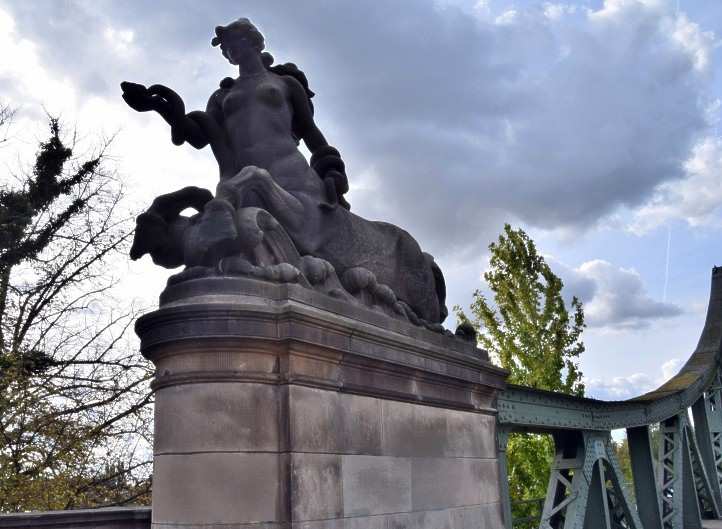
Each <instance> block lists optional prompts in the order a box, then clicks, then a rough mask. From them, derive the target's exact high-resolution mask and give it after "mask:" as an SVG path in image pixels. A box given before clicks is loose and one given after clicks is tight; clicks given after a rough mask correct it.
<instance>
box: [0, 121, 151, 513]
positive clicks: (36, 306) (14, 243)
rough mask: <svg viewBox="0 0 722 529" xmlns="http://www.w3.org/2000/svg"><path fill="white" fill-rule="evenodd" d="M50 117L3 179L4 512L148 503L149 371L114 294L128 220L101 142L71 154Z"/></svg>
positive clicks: (130, 317) (0, 380)
mask: <svg viewBox="0 0 722 529" xmlns="http://www.w3.org/2000/svg"><path fill="white" fill-rule="evenodd" d="M11 118H12V112H11V111H10V110H9V109H8V108H7V107H4V108H3V109H2V110H0V128H2V126H3V124H5V125H7V122H8V120H10V119H11ZM49 122H50V135H49V138H48V140H47V141H45V142H43V143H41V145H40V148H39V151H38V154H37V156H36V159H35V160H34V166H33V169H32V171H31V172H29V173H28V174H27V175H26V176H25V177H24V178H22V181H21V185H19V186H17V185H16V186H13V187H12V188H11V187H10V186H9V185H7V184H6V185H5V186H4V187H0V511H6V512H13V511H21V510H36V509H66V508H77V507H84V506H96V505H101V504H102V505H109V504H110V505H119V504H127V503H130V502H136V503H142V502H147V501H149V491H150V468H151V467H150V465H151V455H150V453H149V448H148V447H149V446H150V442H149V436H150V431H151V428H150V425H151V416H150V415H151V411H150V404H151V399H152V397H151V393H150V390H149V380H150V376H151V370H150V367H149V364H148V363H147V362H146V361H145V360H144V359H143V358H142V357H140V355H139V354H138V353H137V350H135V348H134V347H133V346H132V342H130V341H129V336H128V335H129V332H128V331H129V328H130V326H131V324H132V322H133V321H134V319H135V316H136V310H135V309H134V307H132V306H127V305H124V303H123V302H122V301H121V300H119V299H118V298H117V297H116V296H115V295H114V289H115V287H116V285H117V279H118V278H117V277H116V276H115V275H114V274H113V263H114V261H117V259H119V258H120V256H122V255H124V254H125V252H126V251H127V244H128V241H129V237H130V236H131V234H132V227H133V225H132V221H131V220H130V218H129V216H128V214H127V213H126V212H124V211H123V209H122V202H121V199H122V186H121V185H120V183H119V181H118V179H117V178H116V176H115V175H114V174H113V172H112V171H110V170H109V169H108V167H107V160H106V158H107V155H106V153H107V147H108V142H103V144H102V146H101V148H99V149H97V152H94V153H92V154H90V155H88V156H85V157H77V156H75V155H74V154H73V149H72V148H70V147H67V146H66V145H65V143H64V138H63V131H62V129H61V126H60V124H59V122H58V120H57V119H54V118H50V119H49ZM73 141H74V140H73ZM71 146H72V144H71Z"/></svg>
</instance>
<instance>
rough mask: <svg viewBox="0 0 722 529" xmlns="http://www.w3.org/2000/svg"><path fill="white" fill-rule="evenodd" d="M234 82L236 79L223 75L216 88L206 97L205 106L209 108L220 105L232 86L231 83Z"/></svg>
mask: <svg viewBox="0 0 722 529" xmlns="http://www.w3.org/2000/svg"><path fill="white" fill-rule="evenodd" d="M235 82H236V80H235V79H233V78H232V77H224V78H223V79H221V82H220V83H218V88H216V90H215V91H214V92H213V93H212V94H211V96H210V97H209V98H208V105H207V108H208V109H211V108H213V107H220V106H221V105H222V103H223V100H224V99H225V98H226V96H227V95H228V92H229V91H230V89H231V88H233V84H234V83H235Z"/></svg>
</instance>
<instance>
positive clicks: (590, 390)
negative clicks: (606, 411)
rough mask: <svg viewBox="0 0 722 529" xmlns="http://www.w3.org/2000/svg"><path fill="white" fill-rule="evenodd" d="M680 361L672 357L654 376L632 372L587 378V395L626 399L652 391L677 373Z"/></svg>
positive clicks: (585, 382) (680, 364) (598, 397)
mask: <svg viewBox="0 0 722 529" xmlns="http://www.w3.org/2000/svg"><path fill="white" fill-rule="evenodd" d="M681 366H682V361H681V360H680V359H678V358H673V359H671V360H668V361H666V362H665V363H664V364H662V367H661V369H660V373H658V374H657V375H656V376H653V375H650V374H647V373H633V374H631V375H627V376H622V377H613V378H611V379H607V380H605V379H601V378H588V379H585V380H584V384H585V385H586V394H587V396H588V397H591V398H595V399H601V400H626V399H631V398H633V397H637V396H639V395H643V394H644V393H647V392H649V391H652V390H654V389H656V388H658V387H659V386H661V385H662V384H663V383H664V382H666V381H667V380H669V379H670V378H672V377H673V376H674V375H676V374H677V372H678V371H679V368H680V367H681Z"/></svg>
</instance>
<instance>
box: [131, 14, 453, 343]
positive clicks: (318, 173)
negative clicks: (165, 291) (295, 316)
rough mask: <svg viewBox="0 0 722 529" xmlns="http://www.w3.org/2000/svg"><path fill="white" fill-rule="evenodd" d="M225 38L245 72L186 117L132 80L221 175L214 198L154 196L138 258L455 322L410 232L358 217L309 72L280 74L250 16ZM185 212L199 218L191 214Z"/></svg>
mask: <svg viewBox="0 0 722 529" xmlns="http://www.w3.org/2000/svg"><path fill="white" fill-rule="evenodd" d="M215 33H216V36H215V37H214V38H213V40H212V44H213V45H214V46H218V45H220V49H221V52H222V53H223V55H224V57H226V59H228V61H229V62H230V63H231V64H234V65H237V66H238V68H239V76H238V77H237V78H236V79H232V78H226V79H224V80H223V81H222V82H221V84H220V88H219V89H218V90H216V91H215V92H214V93H213V94H212V95H211V97H210V99H209V101H208V105H207V107H206V110H205V112H201V111H193V112H188V113H186V109H185V105H184V103H183V100H182V99H181V98H180V97H179V96H178V94H176V93H175V92H174V91H173V90H171V89H169V88H167V87H165V86H162V85H153V86H150V87H147V88H146V87H145V86H143V85H139V84H135V83H128V82H124V83H122V84H121V87H122V90H123V99H125V101H126V102H127V103H128V105H130V106H131V107H132V108H133V109H135V110H137V111H139V112H146V111H149V110H152V111H155V112H157V113H158V114H160V115H161V116H162V117H163V119H165V121H166V122H168V124H169V125H170V127H171V137H172V141H173V143H175V144H176V145H181V144H183V143H184V142H188V143H189V144H190V145H192V146H193V147H195V148H197V149H201V148H203V147H205V146H206V145H210V147H211V149H212V151H213V154H214V156H215V158H216V160H217V162H218V166H219V170H220V182H219V184H218V186H217V188H216V194H215V197H214V196H213V195H212V194H211V192H210V191H208V190H205V189H200V188H196V187H187V188H184V189H181V190H179V191H176V192H174V193H170V194H167V195H162V196H160V197H158V198H157V199H155V201H154V202H153V205H152V206H151V207H150V208H149V209H148V211H146V212H145V213H143V214H142V215H140V216H139V217H138V219H137V229H136V233H135V240H134V242H133V247H132V249H131V257H132V258H133V259H138V258H140V257H141V256H143V255H144V254H146V253H149V254H150V255H151V257H152V258H153V261H154V262H155V263H156V264H159V265H161V266H164V267H168V268H173V267H177V266H181V265H185V266H186V269H185V270H184V271H183V272H181V273H180V274H177V275H176V276H174V277H172V278H171V281H172V282H177V281H183V280H188V279H192V278H196V277H203V276H209V275H234V274H241V275H250V276H253V277H258V278H262V279H266V280H271V281H292V282H299V283H301V284H303V285H305V286H308V287H309V288H315V289H318V290H321V291H323V292H325V293H327V294H329V295H332V296H336V297H339V298H343V299H346V300H348V301H350V302H354V303H357V302H361V303H363V304H365V305H367V306H370V307H372V308H375V309H377V310H382V311H383V312H385V313H387V314H389V315H393V316H397V317H402V318H405V319H408V320H410V321H412V322H414V323H416V324H423V325H426V326H427V327H430V328H434V329H437V330H438V329H440V323H441V322H442V321H443V320H444V318H445V317H446V315H447V309H446V306H445V296H446V293H445V284H444V277H443V275H442V273H441V270H440V269H439V267H438V266H437V265H436V263H435V262H434V259H433V257H432V256H431V255H429V254H427V253H424V252H422V251H421V248H420V247H419V245H418V243H417V242H416V241H415V240H414V239H413V237H411V236H410V235H409V234H408V233H407V232H406V231H404V230H402V229H400V228H398V227H396V226H394V225H392V224H388V223H385V222H374V221H369V220H366V219H364V218H362V217H359V216H358V215H355V214H353V213H351V211H350V206H349V204H348V202H347V201H346V200H345V198H344V194H345V193H346V192H347V191H348V182H347V179H346V174H345V167H344V163H343V161H342V159H341V156H340V155H339V152H338V151H337V150H336V149H335V148H333V147H331V146H330V145H329V144H328V143H327V142H326V139H325V138H324V136H323V134H322V133H321V132H320V131H319V129H318V128H317V127H316V124H315V123H314V119H313V105H312V104H311V97H312V96H313V95H314V94H313V92H311V91H310V89H309V88H308V82H307V80H306V76H305V75H304V74H303V72H301V71H300V70H299V69H298V68H297V67H296V66H295V65H293V64H283V65H275V66H274V65H273V58H272V57H271V55H270V54H268V53H266V52H264V51H263V50H264V39H263V36H262V35H261V33H260V32H259V31H258V30H257V29H256V27H255V26H254V25H253V24H252V23H251V22H250V21H249V20H248V19H239V20H237V21H235V22H233V23H231V24H229V25H227V26H218V27H217V28H216V30H215ZM300 140H303V141H304V142H305V144H306V146H307V147H308V149H309V150H310V151H311V153H312V156H311V160H310V165H309V162H307V161H306V159H305V158H304V156H303V155H302V154H301V152H300V151H299V150H298V143H299V141H300ZM186 208H193V209H195V210H196V211H197V212H198V213H197V214H195V215H193V216H190V217H186V216H183V215H181V214H180V213H181V212H182V211H183V210H184V209H186Z"/></svg>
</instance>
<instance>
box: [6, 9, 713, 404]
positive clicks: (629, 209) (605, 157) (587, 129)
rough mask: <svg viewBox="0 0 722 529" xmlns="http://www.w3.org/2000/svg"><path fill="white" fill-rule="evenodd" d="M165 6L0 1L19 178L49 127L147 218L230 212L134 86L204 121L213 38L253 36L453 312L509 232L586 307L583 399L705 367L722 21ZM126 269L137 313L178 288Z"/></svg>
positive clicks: (203, 165) (199, 156)
mask: <svg viewBox="0 0 722 529" xmlns="http://www.w3.org/2000/svg"><path fill="white" fill-rule="evenodd" d="M150 5H151V4H149V3H147V2H143V1H124V2H110V1H104V0H92V1H84V0H83V1H81V0H52V1H51V0H45V1H43V0H36V1H33V2H27V1H22V0H17V1H16V0H0V50H2V57H1V58H0V100H1V101H3V102H5V103H9V104H10V105H12V106H14V107H17V108H18V114H17V116H16V120H15V127H14V128H15V131H17V132H16V133H15V135H14V137H13V140H14V149H13V150H12V151H10V150H9V149H7V148H6V149H4V150H3V151H2V152H1V153H0V161H1V162H2V163H3V164H5V167H6V168H14V167H16V166H17V165H18V164H21V163H22V160H28V159H32V154H33V152H34V151H35V149H36V148H37V142H38V141H39V139H41V138H42V137H43V136H44V134H45V128H44V127H45V122H46V117H45V116H46V112H49V113H52V114H57V115H60V116H61V117H62V118H63V120H64V121H65V122H66V123H67V124H69V125H70V126H72V127H76V128H77V130H78V131H80V133H81V139H85V140H87V142H88V143H89V144H92V141H93V140H94V139H95V138H98V137H99V136H103V135H104V136H106V137H110V136H113V137H114V141H113V144H112V149H111V155H112V156H111V162H112V163H113V166H114V167H115V168H116V169H117V171H118V174H119V175H120V177H121V178H122V180H123V182H124V183H125V187H126V194H127V197H128V202H129V204H130V205H131V207H132V208H135V209H136V210H140V209H142V208H143V207H145V206H147V205H148V204H149V203H150V202H151V201H152V199H153V198H154V197H155V196H157V195H159V194H162V193H166V192H171V191H174V190H176V189H179V188H181V187H184V186H188V185H196V186H201V187H206V188H210V189H214V188H215V184H216V180H217V168H216V165H215V161H214V160H213V157H212V154H211V153H210V151H209V150H208V149H206V150H202V151H196V150H194V149H193V148H192V147H190V146H188V145H184V146H182V147H175V146H173V145H172V143H171V142H170V134H169V131H168V130H167V126H166V125H165V124H164V123H163V122H162V120H161V119H160V118H159V117H158V116H156V115H150V114H138V113H135V112H133V111H132V110H131V109H130V108H128V107H127V106H125V104H124V103H123V101H122V100H121V98H120V89H119V84H120V82H121V81H124V80H129V81H134V82H139V83H143V84H154V83H162V84H165V85H167V86H170V87H171V88H174V89H175V90H176V91H177V92H178V93H180V94H181V95H182V97H183V98H184V100H185V103H186V108H187V109H203V108H205V104H206V101H207V98H208V96H209V95H210V94H211V93H212V92H213V91H214V90H215V89H216V88H217V87H218V83H219V81H220V80H221V79H223V78H224V77H227V76H233V75H234V70H233V67H232V66H231V65H229V64H228V63H227V62H226V61H225V60H224V59H223V57H222V56H221V55H220V53H219V51H218V49H217V48H213V47H211V45H210V39H211V38H212V36H213V28H214V27H215V26H216V25H219V24H226V23H228V22H230V21H232V20H234V19H236V18H238V17H248V18H250V19H251V20H252V21H253V22H254V23H255V24H256V25H257V26H258V27H259V29H260V30H261V31H262V33H263V34H264V36H265V39H266V47H267V48H266V49H267V51H269V52H271V53H272V54H273V56H274V57H275V59H276V62H294V63H296V64H298V65H299V66H300V67H301V69H302V70H303V71H304V72H305V73H306V75H307V77H308V79H309V83H310V86H311V88H312V90H313V91H314V92H315V93H316V96H315V98H314V106H315V109H316V113H315V118H316V122H317V124H318V126H319V128H320V129H321V130H322V131H323V133H324V135H325V136H326V138H327V139H328V140H329V142H330V143H331V144H332V145H334V146H336V147H337V148H338V149H339V151H340V152H341V154H342V156H343V158H344V160H345V162H346V168H347V174H348V177H349V181H350V185H351V191H350V192H349V194H348V195H347V196H348V198H349V201H350V202H351V205H352V210H353V211H354V212H356V213H357V214H360V215H362V216H364V217H367V218H370V219H375V220H385V221H389V222H393V223H394V224H397V225H399V226H402V227H403V228H405V229H406V230H408V231H409V232H410V233H412V234H413V235H414V237H415V238H416V239H417V240H418V241H419V243H420V244H421V246H422V248H423V249H424V250H425V251H428V252H430V253H432V254H433V255H434V256H435V258H436V260H437V262H438V263H439V264H440V265H441V267H442V269H443V270H444V274H445V277H446V283H447V289H448V305H449V307H452V306H453V305H457V304H458V305H461V306H468V305H469V303H470V301H471V296H472V292H473V291H474V290H476V289H481V290H482V291H484V289H485V284H484V282H483V277H482V276H483V272H484V270H485V268H486V266H487V262H488V249H487V248H488V245H489V243H490V242H492V241H493V240H494V239H495V238H496V237H497V236H498V234H499V233H500V232H501V231H502V229H503V226H504V223H506V222H508V223H510V224H512V226H514V227H521V228H523V229H524V230H526V231H527V232H528V233H529V234H530V235H531V236H532V238H533V239H534V240H535V241H536V244H537V247H538V248H539V250H540V251H541V252H542V253H543V254H544V255H545V256H546V259H547V260H548V262H549V263H550V264H551V266H552V269H553V270H554V271H555V272H556V273H557V274H558V275H560V276H561V277H562V278H563V280H564V282H565V289H564V292H565V296H566V297H567V298H571V296H573V295H576V296H578V297H579V298H580V299H581V300H582V301H583V302H584V305H585V312H586V317H587V323H588V328H587V329H586V331H585V333H584V341H585V344H586V346H587V351H586V352H585V353H584V355H583V357H582V361H581V367H582V371H583V372H584V374H585V380H586V383H587V393H588V395H590V396H594V397H597V398H605V399H614V400H618V399H624V398H629V397H631V396H634V395H636V394H639V393H642V392H644V391H648V390H650V389H653V388H654V387H656V386H657V385H658V384H659V383H660V382H662V381H663V380H664V379H665V378H668V377H670V376H672V375H673V374H674V373H675V372H676V371H677V370H678V369H679V367H680V366H681V364H682V362H683V361H684V360H685V359H686V358H687V357H688V356H689V355H690V354H691V353H692V351H693V350H694V347H695V345H696V342H697V339H698V338H699V334H700V331H701V328H702V324H703V322H704V312H705V310H706V303H707V297H708V291H709V280H710V273H711V268H712V266H714V265H715V264H722V251H721V250H722V129H720V126H719V121H720V113H721V112H722V110H721V106H722V103H721V101H720V100H721V99H722V45H721V44H722V40H721V37H720V36H721V35H722V2H718V1H709V0H679V1H677V0H605V1H601V0H600V1H594V0H588V1H584V0H577V1H572V2H564V3H556V2H540V1H525V0H524V1H523V0H518V1H513V0H476V1H466V0H396V1H393V2H381V1H371V0H306V1H304V2H298V1H294V0H287V1H286V0H246V1H243V2H238V1H209V2H197V1H183V0H174V1H170V0H159V1H156V2H153V3H152V8H151V7H150ZM2 174H3V175H6V174H9V173H8V172H7V171H4V172H3V173H2ZM1 178H6V177H5V176H0V179H1ZM119 266H120V267H121V275H122V279H123V294H124V295H125V296H126V297H127V298H128V299H133V300H136V301H139V302H141V303H145V304H148V305H152V304H153V303H155V300H156V299H157V295H158V294H159V293H160V291H161V290H162V288H163V286H164V282H165V277H167V276H168V275H169V274H170V273H172V272H169V271H166V270H162V269H159V268H157V267H155V266H153V265H152V263H151V262H150V259H149V258H147V257H146V258H144V259H143V260H141V261H138V262H134V263H131V262H130V261H128V262H123V263H120V264H119ZM452 324H453V321H451V322H450V323H449V325H452Z"/></svg>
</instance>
